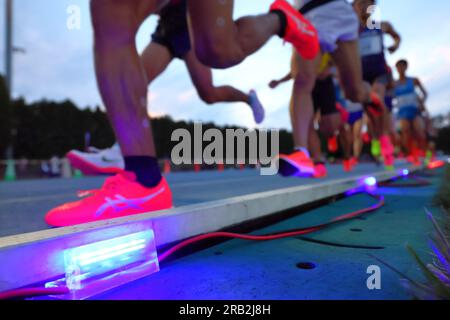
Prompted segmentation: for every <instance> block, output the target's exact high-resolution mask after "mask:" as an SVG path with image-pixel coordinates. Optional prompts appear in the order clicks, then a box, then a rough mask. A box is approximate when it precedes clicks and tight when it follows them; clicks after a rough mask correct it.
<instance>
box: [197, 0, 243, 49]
mask: <svg viewBox="0 0 450 320" xmlns="http://www.w3.org/2000/svg"><path fill="white" fill-rule="evenodd" d="M233 10H234V0H189V1H188V18H189V19H188V20H189V30H190V34H191V39H192V42H193V43H194V46H195V49H196V51H197V52H198V51H201V50H204V51H207V52H208V51H211V48H212V49H214V48H216V47H217V48H220V47H226V45H230V44H232V43H234V39H235V37H236V34H237V29H236V26H235V24H234V21H233Z"/></svg>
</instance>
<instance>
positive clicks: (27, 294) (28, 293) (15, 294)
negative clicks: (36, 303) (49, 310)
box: [0, 288, 70, 300]
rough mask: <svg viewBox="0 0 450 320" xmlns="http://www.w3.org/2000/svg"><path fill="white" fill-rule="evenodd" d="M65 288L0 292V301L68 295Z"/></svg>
mask: <svg viewBox="0 0 450 320" xmlns="http://www.w3.org/2000/svg"><path fill="white" fill-rule="evenodd" d="M69 292H70V291H69V289H67V288H25V289H17V290H11V291H6V292H0V300H8V299H17V298H31V297H37V296H52V295H62V294H68V293H69Z"/></svg>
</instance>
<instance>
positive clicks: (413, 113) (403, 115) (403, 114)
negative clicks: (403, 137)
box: [397, 107, 419, 121]
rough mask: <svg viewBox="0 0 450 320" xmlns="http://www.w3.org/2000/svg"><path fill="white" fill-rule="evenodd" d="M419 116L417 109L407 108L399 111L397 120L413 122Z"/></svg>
mask: <svg viewBox="0 0 450 320" xmlns="http://www.w3.org/2000/svg"><path fill="white" fill-rule="evenodd" d="M418 116H419V109H418V108H416V107H405V108H401V109H400V110H399V111H398V114H397V118H398V119H399V120H408V121H413V120H414V119H415V118H416V117H418Z"/></svg>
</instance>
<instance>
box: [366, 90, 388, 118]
mask: <svg viewBox="0 0 450 320" xmlns="http://www.w3.org/2000/svg"><path fill="white" fill-rule="evenodd" d="M370 100H371V101H370V102H369V103H368V104H366V106H367V110H368V112H370V113H371V114H372V115H373V116H375V117H381V116H382V115H383V112H384V106H383V102H381V99H380V97H379V96H378V95H377V94H376V93H375V92H372V93H371V94H370Z"/></svg>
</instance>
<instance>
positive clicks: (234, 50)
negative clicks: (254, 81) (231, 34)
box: [195, 35, 245, 69]
mask: <svg viewBox="0 0 450 320" xmlns="http://www.w3.org/2000/svg"><path fill="white" fill-rule="evenodd" d="M195 53H196V55H197V58H198V60H199V61H200V62H201V63H203V64H204V65H206V66H208V67H212V68H217V69H226V68H229V67H231V66H234V65H236V64H238V63H240V62H241V61H242V60H243V59H244V58H245V57H244V54H243V51H241V50H240V49H239V47H237V46H236V44H235V43H230V42H228V41H227V40H226V39H221V38H214V37H213V36H211V35H206V36H204V37H203V38H202V40H201V41H197V42H196V43H195Z"/></svg>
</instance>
